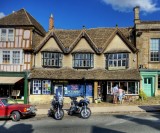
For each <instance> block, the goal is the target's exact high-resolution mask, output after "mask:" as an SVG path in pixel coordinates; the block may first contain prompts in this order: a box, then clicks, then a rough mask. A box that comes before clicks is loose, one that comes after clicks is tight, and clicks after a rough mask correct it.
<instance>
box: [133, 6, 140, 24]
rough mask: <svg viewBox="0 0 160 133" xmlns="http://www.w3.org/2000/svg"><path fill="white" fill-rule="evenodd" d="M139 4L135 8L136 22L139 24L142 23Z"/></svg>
mask: <svg viewBox="0 0 160 133" xmlns="http://www.w3.org/2000/svg"><path fill="white" fill-rule="evenodd" d="M139 9H140V7H139V6H136V7H135V8H133V11H134V24H138V23H140V19H139Z"/></svg>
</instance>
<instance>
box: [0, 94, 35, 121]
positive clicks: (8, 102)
mask: <svg viewBox="0 0 160 133" xmlns="http://www.w3.org/2000/svg"><path fill="white" fill-rule="evenodd" d="M35 115H36V108H35V106H33V105H29V104H18V103H17V102H16V101H15V100H14V99H12V98H1V97H0V118H11V119H12V120H13V121H19V120H20V118H22V117H26V116H35Z"/></svg>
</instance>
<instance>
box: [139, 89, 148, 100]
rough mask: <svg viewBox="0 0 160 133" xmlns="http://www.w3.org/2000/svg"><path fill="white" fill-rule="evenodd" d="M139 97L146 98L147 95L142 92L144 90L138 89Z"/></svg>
mask: <svg viewBox="0 0 160 133" xmlns="http://www.w3.org/2000/svg"><path fill="white" fill-rule="evenodd" d="M139 98H140V99H141V100H147V95H146V94H145V93H144V91H143V90H142V89H140V91H139Z"/></svg>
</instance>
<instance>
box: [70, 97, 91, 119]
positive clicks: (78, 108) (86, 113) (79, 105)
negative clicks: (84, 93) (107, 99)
mask: <svg viewBox="0 0 160 133" xmlns="http://www.w3.org/2000/svg"><path fill="white" fill-rule="evenodd" d="M70 98H71V107H70V109H69V111H68V115H73V114H74V113H78V114H80V117H81V118H83V119H88V118H89V117H90V116H91V110H90V108H89V107H88V104H89V103H90V102H89V99H88V98H86V97H85V98H83V99H81V100H80V101H79V102H78V101H77V97H70Z"/></svg>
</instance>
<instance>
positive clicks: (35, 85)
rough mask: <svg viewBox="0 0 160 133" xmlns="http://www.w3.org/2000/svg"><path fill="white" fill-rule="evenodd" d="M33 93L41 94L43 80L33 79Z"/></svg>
mask: <svg viewBox="0 0 160 133" xmlns="http://www.w3.org/2000/svg"><path fill="white" fill-rule="evenodd" d="M32 94H41V81H40V80H33V92H32Z"/></svg>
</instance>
